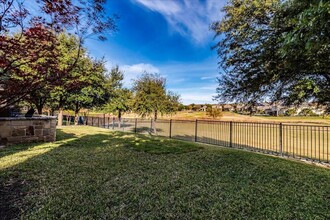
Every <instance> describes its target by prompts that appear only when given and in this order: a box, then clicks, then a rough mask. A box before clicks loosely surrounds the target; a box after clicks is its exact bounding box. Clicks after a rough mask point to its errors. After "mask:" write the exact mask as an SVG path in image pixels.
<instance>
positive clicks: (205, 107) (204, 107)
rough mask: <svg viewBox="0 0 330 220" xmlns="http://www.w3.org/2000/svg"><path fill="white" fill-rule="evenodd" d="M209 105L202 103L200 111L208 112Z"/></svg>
mask: <svg viewBox="0 0 330 220" xmlns="http://www.w3.org/2000/svg"><path fill="white" fill-rule="evenodd" d="M206 109H207V106H206V105H202V106H201V107H200V108H199V110H198V111H200V112H206Z"/></svg>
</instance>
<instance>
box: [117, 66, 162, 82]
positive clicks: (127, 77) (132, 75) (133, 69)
mask: <svg viewBox="0 0 330 220" xmlns="http://www.w3.org/2000/svg"><path fill="white" fill-rule="evenodd" d="M119 68H120V70H122V71H123V72H124V85H125V86H130V85H131V83H132V80H133V79H136V78H137V77H138V76H140V75H141V74H143V73H144V72H148V73H158V74H159V73H160V70H159V69H158V68H157V67H155V66H153V65H152V64H149V63H138V64H133V65H123V66H120V67H119Z"/></svg>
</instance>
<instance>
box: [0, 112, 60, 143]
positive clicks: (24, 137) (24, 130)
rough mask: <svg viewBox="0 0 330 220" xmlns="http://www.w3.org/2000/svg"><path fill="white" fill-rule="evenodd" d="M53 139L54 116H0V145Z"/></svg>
mask: <svg viewBox="0 0 330 220" xmlns="http://www.w3.org/2000/svg"><path fill="white" fill-rule="evenodd" d="M55 140H56V117H55V116H54V117H53V116H51V117H49V116H47V117H32V118H25V117H16V118H0V145H10V144H17V143H29V142H52V141H55Z"/></svg>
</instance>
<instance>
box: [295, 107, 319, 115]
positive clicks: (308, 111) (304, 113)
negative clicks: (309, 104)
mask: <svg viewBox="0 0 330 220" xmlns="http://www.w3.org/2000/svg"><path fill="white" fill-rule="evenodd" d="M299 115H302V116H315V115H316V114H315V113H314V112H313V111H312V110H311V109H309V108H304V109H303V110H301V112H300V113H299Z"/></svg>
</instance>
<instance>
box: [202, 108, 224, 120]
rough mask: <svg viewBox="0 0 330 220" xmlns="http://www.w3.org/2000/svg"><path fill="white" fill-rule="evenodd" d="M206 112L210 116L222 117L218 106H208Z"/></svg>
mask: <svg viewBox="0 0 330 220" xmlns="http://www.w3.org/2000/svg"><path fill="white" fill-rule="evenodd" d="M206 114H207V115H208V116H210V117H212V118H219V117H222V111H221V110H220V109H218V108H208V109H207V111H206Z"/></svg>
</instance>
